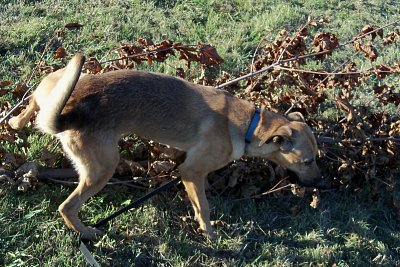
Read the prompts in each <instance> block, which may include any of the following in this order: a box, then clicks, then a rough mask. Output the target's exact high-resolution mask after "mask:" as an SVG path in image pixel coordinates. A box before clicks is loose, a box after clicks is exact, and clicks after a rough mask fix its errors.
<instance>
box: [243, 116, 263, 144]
mask: <svg viewBox="0 0 400 267" xmlns="http://www.w3.org/2000/svg"><path fill="white" fill-rule="evenodd" d="M259 122H260V109H259V108H256V111H255V112H254V115H253V118H252V119H251V122H250V125H249V128H248V129H247V132H246V137H245V139H244V140H245V142H246V144H250V142H251V138H252V137H253V133H254V131H255V129H256V128H257V125H258V123H259Z"/></svg>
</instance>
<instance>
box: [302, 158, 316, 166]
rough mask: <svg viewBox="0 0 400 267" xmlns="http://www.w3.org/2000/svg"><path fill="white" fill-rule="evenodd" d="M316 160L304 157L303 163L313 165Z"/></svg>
mask: <svg viewBox="0 0 400 267" xmlns="http://www.w3.org/2000/svg"><path fill="white" fill-rule="evenodd" d="M313 162H314V159H304V161H303V163H304V164H305V165H307V166H309V165H311V164H312V163H313Z"/></svg>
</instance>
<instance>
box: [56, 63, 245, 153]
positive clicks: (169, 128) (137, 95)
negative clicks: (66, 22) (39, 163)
mask: <svg viewBox="0 0 400 267" xmlns="http://www.w3.org/2000/svg"><path fill="white" fill-rule="evenodd" d="M226 98H233V97H232V96H231V95H230V94H229V93H227V92H225V91H221V90H219V91H217V90H215V89H214V88H211V87H204V86H196V85H194V84H192V83H188V82H186V81H184V80H182V79H179V78H175V77H171V76H167V75H163V74H154V73H148V72H139V71H131V70H120V71H113V72H108V73H104V74H101V75H87V76H85V77H82V78H81V79H80V80H79V82H78V83H77V85H76V87H75V89H74V91H73V92H72V94H71V97H70V98H69V100H68V102H67V103H66V105H65V107H64V109H63V112H62V114H61V117H60V119H61V121H62V125H63V126H62V128H63V129H64V130H67V129H79V130H86V131H99V130H108V129H113V130H114V131H116V132H118V133H119V134H122V133H128V132H134V133H136V134H138V135H140V136H142V137H145V138H148V139H152V140H156V141H158V142H161V143H168V144H171V143H172V145H176V146H178V147H180V145H179V144H175V142H179V143H185V142H187V140H189V139H190V140H193V137H194V136H196V135H198V134H201V128H202V127H203V126H202V125H203V124H205V123H206V124H216V125H218V127H227V123H228V122H227V120H226V118H225V119H223V118H222V117H221V116H219V115H218V114H219V113H220V112H221V111H222V110H223V109H229V108H230V106H229V105H228V103H230V101H227V100H226ZM234 101H235V102H236V101H240V100H237V99H236V98H234ZM210 113H213V114H210ZM205 115H206V117H208V118H210V120H212V121H210V120H209V121H207V120H205V119H204V117H205ZM157 125H158V126H159V127H155V126H157ZM207 127H209V126H207ZM155 131H157V132H155ZM171 137H172V139H173V140H171Z"/></svg>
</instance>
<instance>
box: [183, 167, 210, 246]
mask: <svg viewBox="0 0 400 267" xmlns="http://www.w3.org/2000/svg"><path fill="white" fill-rule="evenodd" d="M180 173H181V175H182V181H183V184H184V185H185V189H186V192H187V193H188V196H189V199H190V202H191V203H192V206H193V209H194V213H195V217H196V219H197V221H198V222H199V225H200V231H201V232H202V234H203V235H204V236H206V237H208V238H214V237H215V234H214V231H213V229H212V226H211V222H210V208H209V205H208V201H207V197H206V192H205V188H204V184H205V178H206V177H207V173H201V172H193V171H191V170H187V169H185V168H184V167H180Z"/></svg>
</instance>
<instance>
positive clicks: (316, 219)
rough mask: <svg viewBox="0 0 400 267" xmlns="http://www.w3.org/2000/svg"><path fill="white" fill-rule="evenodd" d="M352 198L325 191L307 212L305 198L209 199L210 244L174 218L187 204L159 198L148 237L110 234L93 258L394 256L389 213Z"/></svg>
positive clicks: (202, 261) (223, 261)
mask: <svg viewBox="0 0 400 267" xmlns="http://www.w3.org/2000/svg"><path fill="white" fill-rule="evenodd" d="M355 198H357V197H356V196H354V195H349V194H348V193H346V192H345V193H343V192H342V193H340V192H336V193H329V194H327V195H322V202H321V204H320V206H319V207H318V208H317V209H312V208H311V207H309V206H308V204H307V203H306V202H305V201H304V200H302V199H299V198H296V197H291V196H286V197H282V198H273V197H270V198H264V199H260V200H245V201H237V200H235V199H226V198H221V197H210V203H211V206H212V207H214V209H213V210H212V215H211V216H212V218H214V219H215V218H219V219H218V220H217V225H216V226H215V228H216V232H217V235H218V238H217V239H216V240H213V241H210V240H207V239H205V238H203V237H202V236H200V234H198V233H197V232H196V227H197V224H196V222H195V221H194V220H193V219H189V220H188V221H185V222H184V221H182V220H181V219H180V218H179V217H181V216H183V217H184V215H187V214H188V213H190V214H192V213H191V206H190V205H189V203H184V202H183V201H180V200H174V201H172V202H171V201H170V196H165V195H163V196H158V197H156V199H154V200H153V203H152V204H151V205H153V207H154V208H156V210H157V212H160V213H163V214H164V215H163V217H164V218H168V219H167V221H168V222H165V221H161V222H159V223H156V224H155V226H154V228H153V230H152V231H153V232H152V233H151V234H150V233H149V234H148V233H136V234H134V235H125V234H123V233H110V234H109V237H110V238H113V239H115V240H117V243H120V245H119V246H118V247H117V248H115V247H112V248H111V247H107V246H106V247H97V248H95V250H94V253H95V254H96V255H98V257H99V258H101V259H103V256H105V255H106V258H107V260H105V262H104V263H105V264H107V263H109V261H110V260H111V259H112V262H113V265H115V266H175V265H177V264H182V263H183V265H185V263H186V264H188V265H190V266H204V265H209V264H211V263H212V264H214V265H215V264H217V265H218V264H219V265H226V266H241V265H247V264H250V265H257V264H263V263H265V262H268V263H274V262H275V263H279V262H281V263H282V262H287V263H290V264H299V263H302V262H317V263H318V262H319V263H323V264H328V265H332V264H334V263H336V262H338V261H341V260H342V261H345V262H347V261H348V262H361V263H362V262H364V263H368V262H369V263H370V262H371V260H372V259H370V258H368V257H371V255H376V256H377V257H378V256H379V253H382V252H385V251H386V253H387V254H388V255H383V256H386V257H389V258H396V257H397V258H398V257H399V255H398V254H397V256H396V248H395V244H396V243H397V242H398V241H397V240H396V237H395V236H394V235H393V234H392V232H391V231H388V230H387V229H390V228H392V230H394V231H399V230H400V227H399V225H398V223H396V219H395V218H394V217H393V216H392V214H390V212H391V211H390V210H388V209H387V207H383V206H384V204H383V203H374V204H376V205H378V206H376V205H375V207H374V208H373V210H371V205H370V204H368V203H365V202H363V201H358V202H357V201H355V200H354V199H355ZM360 198H361V197H360ZM168 200H169V201H168ZM360 200H361V199H360ZM379 205H380V206H379ZM293 207H296V208H295V210H296V212H294V211H293V210H294V208H293ZM382 218H385V220H386V221H385V222H383V221H382ZM117 220H118V219H117ZM381 223H382V224H384V225H385V226H386V228H384V227H381V225H380V224H381ZM132 227H135V224H134V223H133V224H132ZM371 240H372V241H373V242H375V243H376V244H382V246H384V248H385V249H384V250H381V251H380V250H379V249H377V248H376V247H375V246H374V245H373V243H372V244H371V243H368V242H371ZM351 242H354V244H351ZM397 253H398V252H397ZM363 255H364V256H363Z"/></svg>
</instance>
